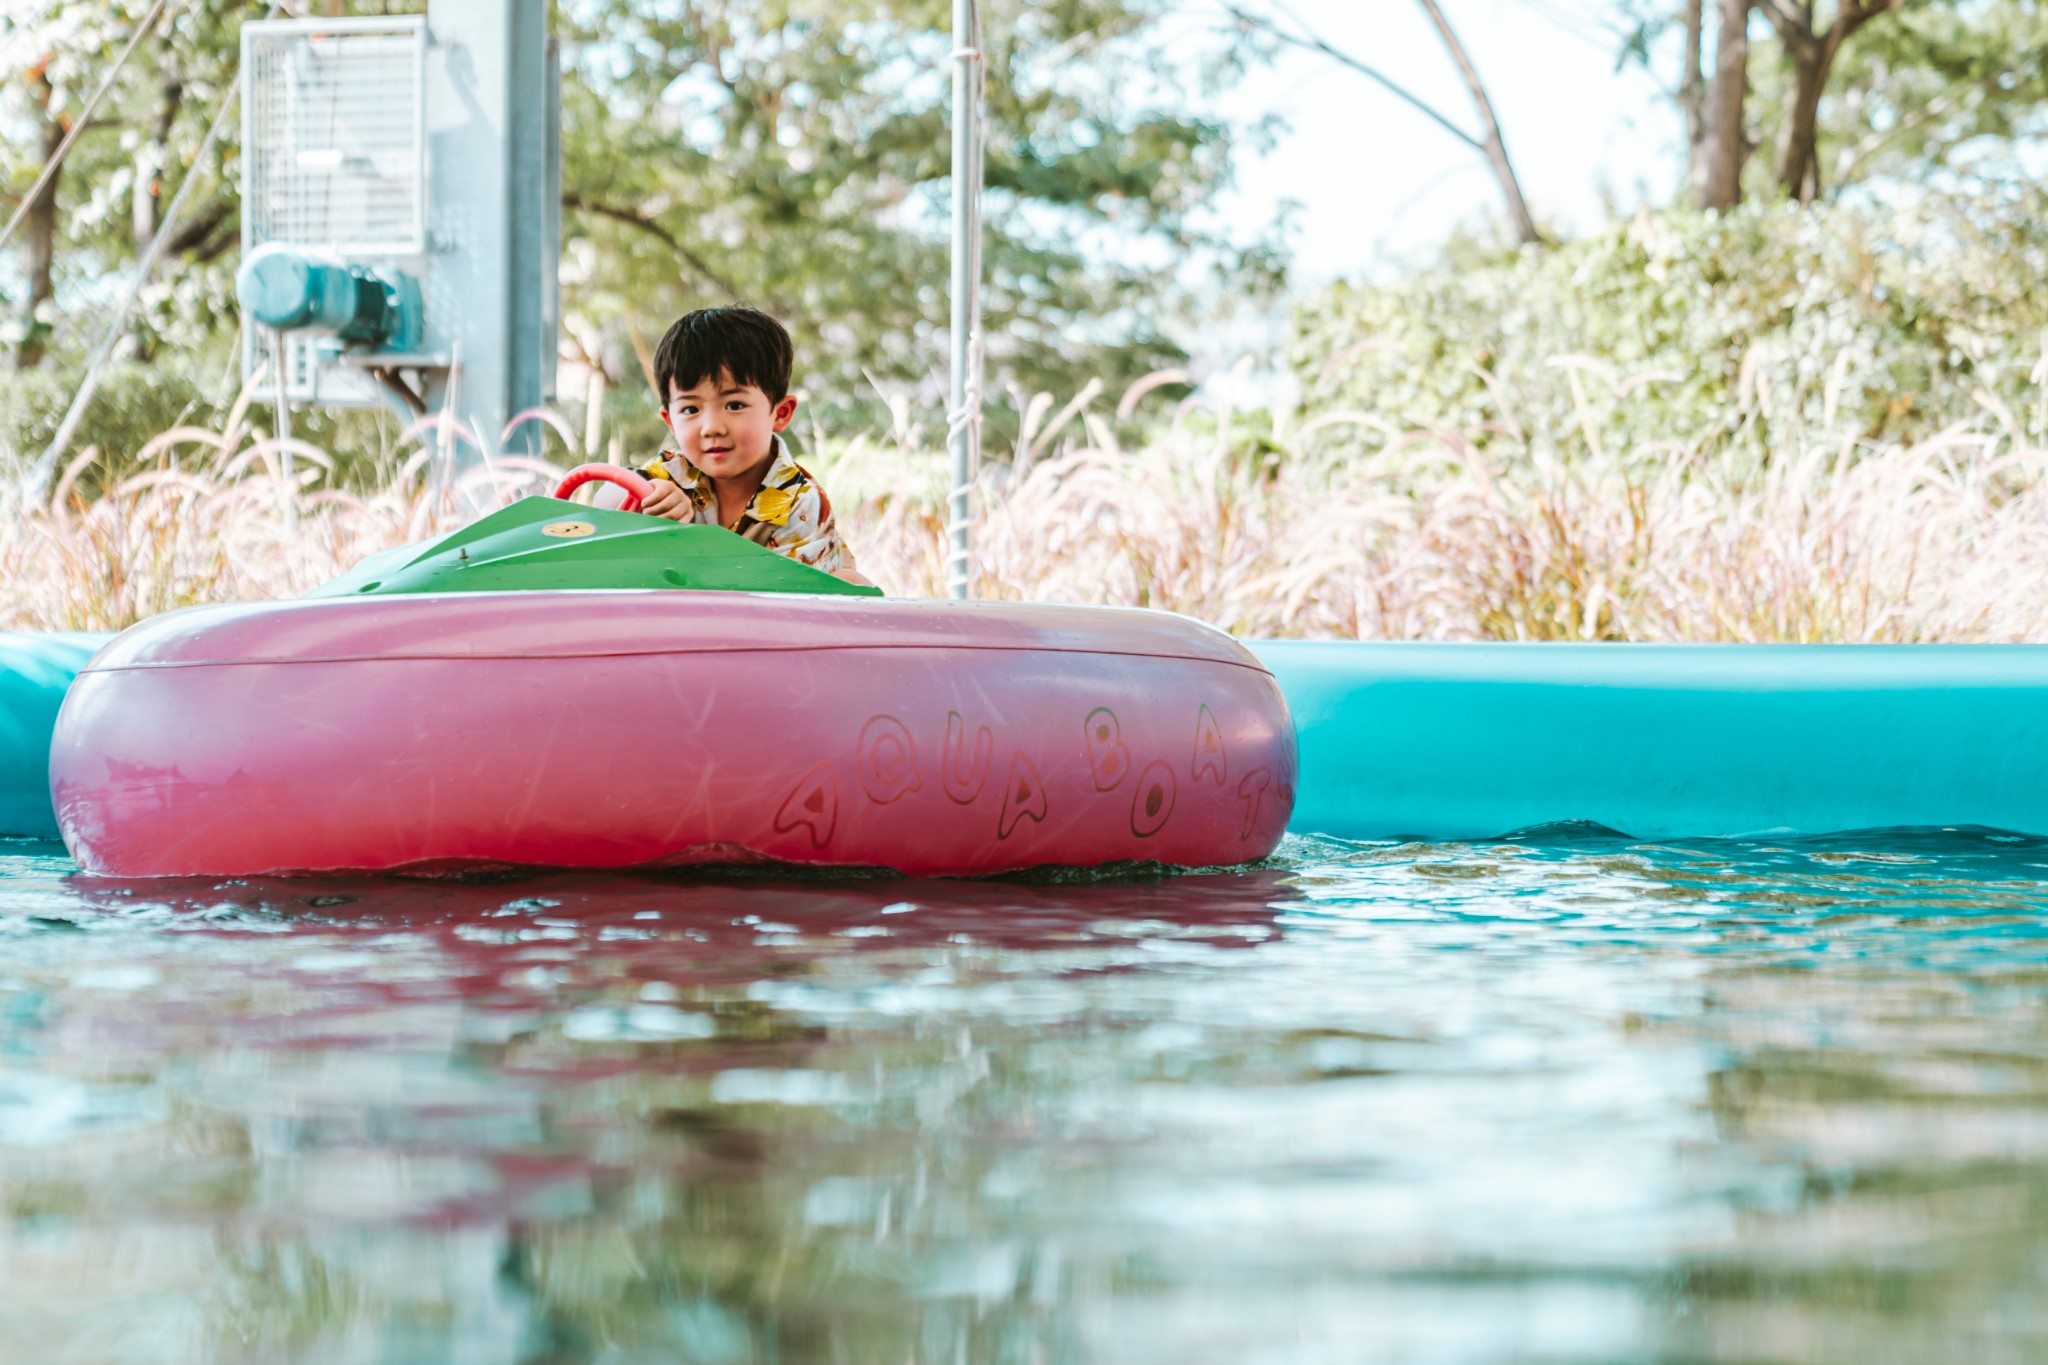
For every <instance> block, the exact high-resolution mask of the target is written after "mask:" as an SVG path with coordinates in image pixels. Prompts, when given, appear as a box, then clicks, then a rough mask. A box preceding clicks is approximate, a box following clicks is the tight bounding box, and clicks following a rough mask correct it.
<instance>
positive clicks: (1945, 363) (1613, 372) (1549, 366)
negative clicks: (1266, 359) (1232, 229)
mask: <svg viewBox="0 0 2048 1365" xmlns="http://www.w3.org/2000/svg"><path fill="white" fill-rule="evenodd" d="M2044 204H2048V200H2044V199H2043V198H2042V197H2040V196H2025V197H2016V198H2014V199H2011V200H2006V201H1992V202H1985V201H1967V202H1966V201H1959V200H1948V199H1940V198H1932V197H1930V198H1928V199H1926V200H1924V201H1922V202H1920V203H1918V204H1915V205H1912V206H1907V207H1895V206H1882V207H1881V206H1875V205H1869V204H1864V205H1859V206H1829V207H1821V208H1800V207H1797V206H1792V205H1774V206H1763V205H1752V206H1747V207H1744V208H1742V209H1739V210H1737V211H1735V212H1733V213H1730V214H1727V215H1725V216H1718V215H1714V214H1703V213H1694V212H1665V213H1645V214H1641V215H1639V216H1637V217H1636V218H1634V219H1632V220H1629V221H1626V222H1616V223H1614V224H1612V225H1610V226H1609V227H1608V228H1606V229H1605V230H1603V231H1600V232H1597V233H1595V234H1592V235H1590V236H1588V237H1585V238H1582V239H1579V240H1577V241H1572V242H1568V243H1565V244H1562V245H1559V246H1555V247H1548V248H1544V247H1527V248H1522V249H1519V250H1515V251H1512V252H1507V253H1501V252H1490V253H1476V252H1472V253H1468V254H1470V255H1472V256H1473V259H1469V260H1462V261H1460V260H1448V261H1447V262H1446V263H1445V264H1444V265H1442V266H1440V267H1438V268H1435V269H1432V270H1429V271H1427V272H1424V273H1422V274H1419V275H1417V276H1415V277H1413V278H1410V279H1407V280H1403V281H1400V282H1398V283H1393V284H1387V285H1354V284H1338V285H1335V286H1333V287H1331V288H1329V289H1327V290H1325V291H1323V292H1322V293H1321V294H1319V295H1318V296H1316V297H1315V298H1313V299H1312V300H1311V301H1309V302H1308V303H1307V304H1306V305H1305V306H1304V307H1302V308H1301V309H1300V310H1299V311H1298V313H1297V315H1296V319H1295V329H1294V338H1293V341H1292V344H1291V350H1290V357H1289V358H1290V363H1291V365H1292V367H1293V369H1294V372H1295V374H1296V375H1297V376H1298V377H1299V378H1300V381H1301V387H1302V397H1303V406H1304V408H1305V409H1306V410H1307V411H1308V412H1309V413H1310V414H1311V415H1313V414H1315V413H1317V412H1328V411H1331V410H1333V409H1347V408H1355V409H1362V410H1364V412H1365V413H1367V414H1369V415H1371V416H1373V417H1376V418H1378V419H1381V420H1382V421H1384V422H1385V423H1386V424H1387V425H1388V428H1389V429H1392V430H1401V429H1412V428H1414V427H1417V426H1423V425H1426V424H1441V425H1443V426H1448V427H1452V428H1455V429H1457V430H1459V431H1461V432H1463V433H1465V434H1466V436H1467V438H1468V439H1471V440H1472V441H1474V443H1475V444H1477V445H1479V446H1480V447H1481V448H1482V449H1492V450H1495V451H1517V450H1523V449H1527V450H1536V451H1549V452H1552V453H1555V454H1558V455H1562V456H1570V455H1573V454H1576V453H1580V452H1587V453H1595V454H1605V455H1628V454H1632V453H1639V452H1643V451H1645V450H1649V449H1653V448H1656V447H1659V446H1665V445H1675V446H1678V447H1682V448H1685V449H1688V450H1698V451H1703V452H1707V453H1711V454H1720V455H1727V454H1738V453H1740V454H1748V455H1751V456H1754V457H1756V458H1759V459H1768V458H1769V457H1770V455H1771V453H1772V452H1773V450H1774V449H1777V450H1780V451H1782V450H1783V449H1784V446H1785V444H1786V443H1787V442H1788V441H1796V440H1803V439H1809V438H1811V437H1813V436H1816V435H1818V436H1820V437H1822V438H1824V439H1827V440H1830V441H1840V440H1844V439H1860V440H1865V441H1879V440H1882V441H1913V440H1918V439H1921V438H1923V437H1925V436H1927V435H1929V434H1931V433H1932V432H1935V431H1937V430H1940V429H1942V428H1944V427H1947V426H1949V425H1951V424H1953V423H1956V422H1959V421H1985V420H1990V421H2000V420H2005V419H2007V418H2009V419H2010V420H2011V421H2012V422H2013V423H2014V424H2015V425H2017V426H2019V427H2021V428H2023V429H2024V431H2025V434H2026V435H2027V436H2029V437H2030V438H2033V439H2036V440H2038V439H2039V438H2040V436H2041V434H2042V427H2043V424H2044V418H2048V413H2044V410H2043V403H2042V398H2041V392H2040V382H2041V381H2040V378H2039V367H2040V366H2041V363H2042V359H2043V355H2044V349H2043V327H2044V325H2048V291H2044V290H2043V289H2042V288H2041V282H2042V280H2043V279H2044V278H2048V269H2044V267H2048V213H2044V212H2043V208H2044ZM1574 381H1576V385H1575V382H1574ZM1575 389H1576V391H1575ZM2001 408H2002V409H2003V410H2004V411H2003V413H2002V414H2001V412H2000V411H1999V409H2001ZM1341 430H1343V431H1345V432H1348V433H1357V432H1361V431H1362V432H1365V433H1366V435H1364V436H1358V435H1355V434H1353V435H1346V436H1344V437H1342V438H1341V439H1345V440H1352V441H1360V440H1362V441H1364V442H1365V443H1366V444H1367V445H1368V446H1372V445H1377V444H1378V443H1379V440H1380V439H1381V438H1379V437H1375V436H1372V435H1371V434H1370V433H1371V428H1370V427H1345V428H1342V429H1341Z"/></svg>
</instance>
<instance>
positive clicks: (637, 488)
mask: <svg viewBox="0 0 2048 1365" xmlns="http://www.w3.org/2000/svg"><path fill="white" fill-rule="evenodd" d="M586 483H609V484H616V485H618V486H619V487H620V488H623V489H625V490H626V501H625V502H624V503H623V504H621V505H620V507H619V510H620V511H622V512H637V511H639V510H640V504H641V503H643V502H645V501H647V499H649V498H651V497H653V496H654V485H653V484H652V483H649V482H648V481H647V478H646V477H645V476H644V475H641V474H636V473H634V472H633V471H632V470H630V469H627V468H625V467H624V466H622V465H615V464H579V465H577V466H576V467H575V468H574V469H572V470H570V471H569V472H568V473H567V474H566V475H564V476H563V478H562V482H561V486H560V487H558V488H556V489H555V496H556V497H558V498H566V497H568V496H569V495H570V494H571V493H574V492H575V491H576V490H577V489H579V488H581V487H583V485H584V484H586Z"/></svg>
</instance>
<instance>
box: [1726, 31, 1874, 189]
mask: <svg viewBox="0 0 2048 1365" xmlns="http://www.w3.org/2000/svg"><path fill="white" fill-rule="evenodd" d="M1756 3H1757V8H1759V9H1761V10H1762V11H1763V12H1764V16H1765V17H1766V18H1768V19H1769V20H1770V21H1771V27H1772V28H1773V29H1774V30H1775V31H1776V32H1777V35H1778V46H1779V48H1780V50H1781V51H1782V52H1783V54H1784V57H1785V60H1786V62H1787V63H1788V64H1790V66H1791V68H1792V88H1791V90H1790V92H1789V93H1788V94H1787V97H1786V103H1785V114H1784V118H1783V121H1782V125H1781V127H1780V130H1779V141H1778V170H1777V180H1778V187H1779V188H1780V189H1782V190H1784V191H1785V193H1787V194H1789V195H1791V196H1792V197H1793V198H1795V199H1797V200H1798V201H1799V202H1800V203H1802V204H1810V203H1812V202H1813V201H1814V200H1815V199H1816V198H1818V197H1819V195H1820V148H1819V142H1820V101H1821V96H1822V95H1823V94H1824V93H1825V92H1826V90H1827V85H1828V77H1829V76H1830V75H1831V74H1833V72H1834V69H1835V60H1836V58H1838V57H1839V56H1840V55H1841V52H1842V45H1843V44H1844V43H1846V42H1848V41H1849V38H1850V35H1852V34H1854V33H1855V32H1856V30H1858V29H1860V28H1862V27H1863V26H1864V25H1865V24H1867V23H1869V22H1870V21H1871V20H1873V19H1875V18H1877V17H1878V16H1879V15H1880V14H1889V13H1890V12H1891V11H1892V10H1894V9H1897V8H1898V6H1899V4H1900V0H1845V3H1842V4H1840V5H1838V6H1837V8H1836V11H1835V15H1834V20H1833V22H1831V23H1829V24H1827V25H1825V26H1821V25H1820V24H1819V21H1818V20H1817V18H1816V17H1815V11H1814V0H1756Z"/></svg>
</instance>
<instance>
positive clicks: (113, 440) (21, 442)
mask: <svg viewBox="0 0 2048 1365" xmlns="http://www.w3.org/2000/svg"><path fill="white" fill-rule="evenodd" d="M224 364H225V361H224V358H223V357H222V356H221V355H219V354H217V353H214V354H187V353H176V352H165V353H162V354H160V355H159V356H158V357H157V358H156V359H155V360H153V361H151V362H150V363H148V364H142V363H138V362H135V361H116V362H113V363H111V364H109V365H108V366H107V367H106V369H105V371H104V372H103V373H102V374H101V377H100V385H99V389H98V390H97V392H95V393H94V395H93V399H92V402H91V404H90V405H88V407H87V408H86V411H85V415H84V417H83V418H81V419H80V421H79V424H78V430H77V431H76V433H75V434H74V435H73V436H72V438H71V445H70V451H69V453H68V454H67V455H66V456H65V457H64V458H65V460H67V461H68V460H69V459H70V458H71V457H72V456H73V455H76V454H78V453H79V452H81V451H83V450H84V449H85V448H86V447H87V446H96V447H98V449H99V452H100V458H99V460H98V462H97V463H96V465H95V466H94V472H93V474H92V475H91V476H89V477H88V478H87V479H86V486H87V487H88V488H90V487H95V486H97V485H98V484H99V483H100V482H101V481H103V480H105V479H107V478H111V477H118V476H120V475H122V474H125V473H128V472H131V471H132V470H133V468H134V460H135V456H136V453H137V452H138V451H140V450H141V449H142V447H143V446H145V445H147V444H148V443H149V441H150V440H151V439H153V438H154V437H156V436H157V435H159V434H160V433H162V432H165V431H168V430H169V429H170V428H172V427H175V426H196V427H203V428H206V429H207V430H209V431H219V430H220V429H221V427H222V425H223V424H224V423H225V422H226V421H227V417H228V412H229V410H230V409H231V408H232V407H233V406H234V401H235V398H236V396H237V394H238V393H239V392H240V385H241V372H240V370H239V369H236V370H235V371H234V372H232V373H227V372H226V371H225V370H224ZM83 377H84V369H83V366H82V365H79V364H76V363H74V364H69V365H57V364H49V363H46V364H44V365H41V366H38V367H37V368H35V369H32V370H17V371H13V372H11V373H7V374H5V375H4V377H0V470H5V469H14V470H20V469H24V468H26V467H27V466H28V465H29V464H31V463H33V462H34V461H35V460H36V459H37V458H38V457H39V456H40V455H41V454H42V453H43V451H44V449H45V448H47V447H48V445H49V443H50V440H51V438H52V437H54V436H55V435H56V434H57V427H58V425H59V424H60V423H61V422H62V421H63V420H64V412H65V410H66V409H67V408H68V407H69V406H70V404H71V400H72V396H73V395H74V394H76V393H77V391H78V386H79V384H80V382H81V381H82V379H83ZM244 420H245V421H246V422H247V423H249V424H250V426H252V427H253V428H255V429H256V430H257V432H258V433H259V434H268V433H269V431H270V430H271V428H272V423H273V421H274V420H275V419H274V418H273V417H272V415H271V409H270V406H269V404H268V403H257V404H253V405H252V406H251V407H250V408H249V409H248V412H247V414H246V416H245V417H244ZM398 432H399V426H398V423H397V420H396V419H395V418H394V417H393V416H392V415H391V414H389V413H387V412H385V411H384V410H382V409H369V408H362V409H349V408H302V409H297V410H295V411H294V412H293V413H292V434H293V435H294V436H297V437H299V438H301V439H303V440H307V441H311V442H312V443H313V444H314V445H316V446H319V447H320V448H321V449H323V450H325V451H327V452H328V453H329V454H331V455H332V456H334V458H335V463H336V472H337V475H338V476H339V477H340V478H341V480H342V481H343V482H346V483H361V482H365V481H370V482H374V481H375V480H376V479H377V478H378V477H380V474H379V470H380V467H381V465H382V463H383V462H384V461H385V459H386V457H387V456H389V455H390V454H391V453H392V447H393V445H394V443H395V441H396V438H397V436H398Z"/></svg>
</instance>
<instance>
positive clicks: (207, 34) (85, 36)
mask: <svg viewBox="0 0 2048 1365" xmlns="http://www.w3.org/2000/svg"><path fill="white" fill-rule="evenodd" d="M269 8H270V7H269V6H268V5H267V4H263V3H259V2H258V0H241V3H238V4H207V5H191V4H172V5H170V6H167V7H166V9H165V11H164V14H163V16H162V17H161V19H159V20H158V21H157V24H156V28H155V30H154V32H153V33H152V34H151V35H150V36H149V37H147V38H146V39H145V40H144V41H143V43H142V44H141V45H140V46H139V47H138V49H137V50H136V52H135V53H134V54H133V56H132V57H131V58H130V59H129V62H128V64H127V66H126V67H124V68H123V69H122V70H121V72H120V73H119V75H118V76H117V77H116V79H115V82H114V84H113V86H112V87H111V88H110V89H109V92H108V95H107V98H106V100H105V102H104V103H103V104H102V105H101V106H100V108H99V109H98V110H97V111H96V113H95V115H94V117H93V119H92V122H91V124H90V125H89V126H87V127H86V128H85V129H84V131H83V132H82V133H81V134H80V135H79V136H78V138H77V139H76V140H75V141H74V142H73V143H72V146H71V149H70V151H69V153H68V154H67V155H66V157H65V160H64V162H63V165H62V167H61V169H60V171H59V173H58V174H57V175H56V176H55V177H53V178H52V180H51V181H50V183H49V184H48V186H47V187H46V189H45V191H44V194H43V196H41V197H40V200H39V202H38V204H37V205H36V206H35V208H34V210H33V211H32V213H31V215H30V217H29V219H28V220H27V221H25V222H24V224H23V229H22V235H21V237H20V239H19V246H20V247H21V256H20V258H19V259H20V260H21V263H22V266H23V269H22V273H21V277H20V286H19V287H18V291H17V292H16V293H15V299H14V302H15V303H16V310H15V311H16V317H17V321H16V322H15V324H14V327H13V330H14V332H15V334H16V337H17V341H16V347H17V350H16V354H17V358H18V362H19V363H23V364H34V363H35V362H36V361H37V360H38V359H40V358H41V357H42V356H43V354H44V353H45V352H55V351H75V350H76V349H77V348H78V347H79V346H80V345H81V344H82V342H81V339H80V336H79V335H78V334H76V333H73V332H68V331H67V330H66V327H67V323H66V321H65V319H67V318H68V319H70V322H69V324H68V325H69V326H72V327H76V326H79V325H80V324H87V325H92V319H93V317H94V316H95V315H94V314H93V313H92V312H91V310H90V309H70V308H66V307H63V306H62V305H63V303H64V300H65V299H66V297H67V296H71V295H77V296H84V297H89V296H91V295H92V294H93V293H94V292H95V290H96V288H97V286H98V284H99V282H100V281H102V280H103V279H105V278H107V277H108V276H110V275H115V274H118V273H119V272H121V271H123V270H125V269H128V268H130V267H131V266H132V264H133V263H134V261H135V259H136V256H137V254H138V253H139V251H140V250H141V249H142V248H143V247H144V246H146V245H147V242H148V240H149V239H150V238H151V237H153V236H154V235H155V232H156V227H157V223H158V213H159V211H160V205H161V204H163V203H164V202H165V201H167V200H168V199H169V197H170V196H171V195H172V194H174V193H176V191H177V189H178V187H179V185H180V184H181V183H182V181H183V180H184V179H185V177H186V176H187V175H188V174H194V173H196V174H199V175H201V176H203V177H205V179H204V180H202V181H201V182H199V184H198V185H196V186H195V189H196V190H198V191H199V192H198V193H196V194H195V195H194V197H193V198H192V200H190V201H189V209H188V214H187V217H186V218H185V220H184V221H183V223H181V224H180V226H179V228H178V229H177V231H176V232H175V233H174V234H173V236H172V238H171V240H170V242H169V243H168V248H169V251H170V253H171V256H172V259H171V260H170V261H168V262H167V263H166V266H165V268H164V269H163V270H162V271H161V272H160V275H159V278H158V279H157V281H155V282H154V283H153V284H152V286H151V288H150V289H148V290H147V291H146V292H145V294H144V302H145V309H144V312H143V314H142V315H141V317H140V318H139V320H138V327H137V337H136V346H135V354H136V355H137V356H138V357H140V358H143V359H147V358H148V357H150V356H151V355H152V354H154V353H155V352H156V351H157V349H158V348H159V346H160V344H161V343H162V342H163V341H165V340H169V341H171V342H172V343H173V344H175V345H177V346H178V347H180V348H192V347H202V346H204V345H206V344H207V343H208V342H209V341H217V340H218V339H219V337H220V335H221V333H222V331H223V329H224V328H229V329H231V327H232V321H233V316H234V314H233V310H232V307H231V304H230V300H231V299H232V297H233V291H232V289H231V288H229V287H228V281H227V278H226V274H227V269H228V266H229V264H230V263H229V262H227V261H226V260H225V258H226V257H227V255H228V253H229V252H230V250H231V249H232V248H233V247H234V246H235V244H236V243H237V242H238V240H239V218H238V214H239V200H238V198H237V195H236V192H235V187H234V184H233V182H232V180H231V179H229V178H224V177H222V176H221V175H220V173H219V166H218V164H217V163H216V164H212V165H197V164H195V159H196V156H197V153H198V150H199V145H200V142H201V141H202V139H203V138H204V135H205V130H206V127H207V125H208V124H209V123H210V122H211V120H212V118H213V116H214V114H215V112H216V111H217V110H218V108H219V106H220V102H221V100H223V99H224V98H226V95H227V90H228V86H229V83H230V82H231V81H232V79H233V75H234V69H235V64H236V61H237V60H238V55H239V54H238V35H239V33H240V29H241V24H242V21H243V20H244V19H247V18H255V17H260V16H262V15H263V14H265V13H266V12H267V11H268V10H269ZM149 9H150V5H149V4H148V2H147V0H114V3H105V2H104V0H100V2H98V3H95V2H94V0H15V3H13V4H11V5H10V6H9V7H8V8H7V10H6V11H5V13H4V14H0V77H5V78H6V84H5V93H4V95H0V128H4V129H5V131H6V136H5V137H4V138H0V184H4V185H7V186H10V187H13V188H14V189H15V190H16V192H17V193H18V192H25V191H26V189H27V188H28V186H29V185H30V184H31V183H32V182H33V181H34V180H35V178H36V176H37V174H38V173H39V172H40V171H41V170H42V168H43V166H44V164H45V163H46V162H47V160H48V159H49V157H50V155H51V153H52V152H54V151H55V149H56V146H57V143H58V142H59V141H60V140H61V139H62V137H63V136H64V133H65V132H66V130H68V129H69V128H70V126H71V124H72V121H73V120H74V119H75V118H76V117H78V115H79V114H80V113H81V112H82V106H83V104H84V103H85V101H86V100H87V98H88V97H89V95H90V93H91V91H92V90H93V89H94V88H95V87H96V86H97V85H98V83H99V80H100V77H101V76H102V75H103V74H104V72H105V71H106V70H107V68H108V66H109V65H110V64H111V62H112V61H113V59H114V56H115V54H116V52H117V51H118V50H119V49H120V48H121V47H123V46H124V45H125V44H126V42H127V40H128V38H129V37H130V36H131V35H132V34H133V33H134V32H135V29H136V27H137V25H138V24H139V23H141V22H142V20H143V19H144V18H145V16H146V14H147V13H148V11H149ZM11 208H12V206H11V205H10V206H9V209H10V211H11ZM10 245H13V244H10ZM4 278H5V277H0V280H4ZM0 287H4V285H0Z"/></svg>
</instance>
